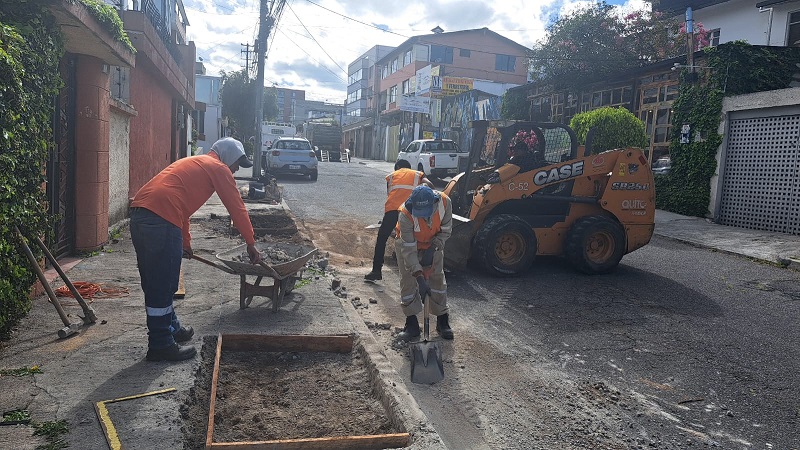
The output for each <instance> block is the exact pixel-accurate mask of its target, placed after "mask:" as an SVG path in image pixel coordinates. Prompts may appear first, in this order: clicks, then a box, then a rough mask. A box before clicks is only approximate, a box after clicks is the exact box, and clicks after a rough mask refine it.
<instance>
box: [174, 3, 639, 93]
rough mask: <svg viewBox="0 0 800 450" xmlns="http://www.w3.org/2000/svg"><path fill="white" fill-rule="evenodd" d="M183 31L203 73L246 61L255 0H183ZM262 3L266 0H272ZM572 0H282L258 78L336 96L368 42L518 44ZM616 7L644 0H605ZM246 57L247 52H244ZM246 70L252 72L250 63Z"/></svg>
mask: <svg viewBox="0 0 800 450" xmlns="http://www.w3.org/2000/svg"><path fill="white" fill-rule="evenodd" d="M183 2H184V7H185V9H186V15H187V17H188V21H189V27H188V28H187V34H188V38H189V40H190V41H194V43H195V45H196V47H197V57H198V60H199V59H200V58H202V61H203V64H204V65H205V67H206V73H207V74H208V75H219V74H220V73H221V71H225V72H228V73H230V72H235V71H238V70H241V69H242V68H244V66H245V52H244V50H245V44H248V43H249V44H250V45H251V46H252V44H253V42H254V41H255V39H256V38H257V36H258V22H259V20H258V10H259V0H183ZM269 3H273V1H272V0H270V1H269ZM587 3H590V2H587V1H573V0H527V1H525V0H494V1H482V0H426V1H420V0H406V1H397V0H287V2H286V6H285V7H284V8H283V12H282V14H281V16H280V17H279V19H278V21H277V25H276V26H275V27H273V29H272V32H271V33H270V37H269V48H268V51H267V59H266V63H265V74H264V79H265V81H264V84H265V85H266V86H277V87H281V88H288V89H300V90H304V91H306V99H308V100H319V101H325V102H330V103H339V104H341V103H343V102H344V101H345V98H346V96H347V66H348V65H350V64H351V63H352V62H354V61H355V60H357V59H358V58H359V57H360V56H361V55H362V54H364V53H365V52H366V51H368V50H369V49H370V48H372V47H373V46H375V45H387V46H393V47H394V46H398V45H400V44H401V43H403V42H404V41H405V40H406V39H408V38H410V37H412V36H417V35H424V34H430V33H431V29H433V28H434V27H436V26H439V27H441V28H443V29H444V30H445V32H448V31H459V30H468V29H476V28H483V27H487V28H489V29H490V30H492V31H494V32H496V33H498V34H500V35H502V36H505V37H507V38H509V39H511V40H513V41H515V42H517V43H519V44H522V45H524V46H525V47H529V48H530V47H532V46H533V45H534V44H535V43H536V42H537V41H539V40H540V39H542V38H543V37H544V36H545V32H546V28H547V25H548V24H550V23H552V21H553V20H555V19H556V18H557V17H558V16H559V15H560V14H563V13H565V12H569V11H571V10H574V9H575V8H578V7H580V6H581V5H585V4H587ZM607 3H609V4H613V5H618V7H619V8H620V11H621V13H625V12H630V11H632V10H634V9H643V8H644V7H645V3H644V0H610V1H609V0H607ZM250 58H251V63H252V58H253V54H251V56H250ZM252 67H253V71H252V72H251V73H252V75H253V76H255V66H252Z"/></svg>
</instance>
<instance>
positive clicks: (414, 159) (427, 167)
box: [397, 139, 469, 178]
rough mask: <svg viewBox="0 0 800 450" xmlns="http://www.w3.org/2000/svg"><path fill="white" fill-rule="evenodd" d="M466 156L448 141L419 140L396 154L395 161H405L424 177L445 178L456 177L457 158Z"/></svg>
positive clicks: (453, 143) (456, 145)
mask: <svg viewBox="0 0 800 450" xmlns="http://www.w3.org/2000/svg"><path fill="white" fill-rule="evenodd" d="M468 156H469V155H468V154H467V152H465V151H463V150H461V149H460V148H458V144H456V143H455V142H453V141H451V140H450V139H419V140H416V141H412V142H411V143H410V144H408V145H407V146H406V148H405V149H403V150H402V151H401V152H400V153H398V155H397V160H398V161H399V160H401V159H405V160H407V161H408V162H409V163H411V167H412V168H413V169H416V170H419V171H421V172H425V175H430V176H433V177H437V178H445V177H452V176H454V175H456V174H457V173H458V171H459V158H467V157H468Z"/></svg>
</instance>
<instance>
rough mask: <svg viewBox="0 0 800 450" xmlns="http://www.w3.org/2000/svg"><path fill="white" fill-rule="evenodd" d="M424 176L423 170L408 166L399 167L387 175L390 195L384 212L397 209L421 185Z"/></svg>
mask: <svg viewBox="0 0 800 450" xmlns="http://www.w3.org/2000/svg"><path fill="white" fill-rule="evenodd" d="M424 176H425V174H424V173H422V172H419V171H416V170H413V169H406V168H402V169H397V170H395V171H394V172H392V173H390V174H389V175H386V191H387V195H388V197H387V198H386V206H385V207H384V210H383V212H389V211H397V210H398V209H399V208H400V206H402V204H403V203H405V201H406V200H408V197H410V196H411V191H413V190H414V188H415V187H417V186H419V185H420V183H421V182H422V178H423V177H424Z"/></svg>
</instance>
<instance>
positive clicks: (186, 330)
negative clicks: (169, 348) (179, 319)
mask: <svg viewBox="0 0 800 450" xmlns="http://www.w3.org/2000/svg"><path fill="white" fill-rule="evenodd" d="M192 336H194V328H192V327H181V329H180V330H178V331H176V332H175V334H173V335H172V337H173V338H175V342H177V343H184V342H188V341H189V340H191V339H192Z"/></svg>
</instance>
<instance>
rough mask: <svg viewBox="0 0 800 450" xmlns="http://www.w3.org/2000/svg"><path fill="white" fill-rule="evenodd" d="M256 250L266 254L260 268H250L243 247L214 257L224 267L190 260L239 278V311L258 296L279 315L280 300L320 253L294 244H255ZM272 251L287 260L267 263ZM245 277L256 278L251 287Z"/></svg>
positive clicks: (216, 263) (253, 265) (202, 260)
mask: <svg viewBox="0 0 800 450" xmlns="http://www.w3.org/2000/svg"><path fill="white" fill-rule="evenodd" d="M256 247H257V248H258V250H259V251H260V252H262V253H266V255H265V256H266V257H267V258H266V259H267V261H262V262H261V263H260V264H250V261H249V259H248V257H247V245H246V244H244V245H240V246H238V247H235V248H232V249H230V250H227V251H224V252H220V253H217V254H216V257H217V259H218V260H219V261H221V262H222V263H224V265H221V264H219V263H218V262H214V261H209V260H207V259H205V258H202V257H200V256H197V255H192V258H193V259H196V260H198V261H200V262H202V263H205V264H208V265H211V266H214V267H216V268H217V269H220V270H222V271H224V272H227V273H229V274H232V275H239V277H240V283H239V308H240V309H245V308H247V307H248V306H250V303H251V302H252V301H253V297H255V296H257V295H258V296H262V297H269V298H270V299H271V300H272V312H278V308H280V306H281V302H282V301H283V298H284V297H285V296H286V294H288V293H290V292H292V290H293V289H294V286H295V283H296V282H297V280H299V279H301V278H302V276H303V271H304V269H305V265H306V262H308V260H309V259H311V258H312V257H313V256H314V255H316V254H317V252H318V251H319V250H317V249H316V248H315V249H310V247H306V246H302V245H297V244H290V243H274V242H259V243H256ZM275 249H278V250H281V251H282V252H283V253H284V254H286V255H287V256H288V258H289V259H288V260H286V261H280V262H268V261H269V252H270V251H274V250H275ZM265 250H266V252H265ZM248 275H249V276H255V277H256V279H255V281H254V282H253V283H249V282H248V281H247V276H248ZM264 277H270V278H272V280H273V283H272V286H269V285H264V286H262V285H261V281H262V280H263V279H264Z"/></svg>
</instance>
